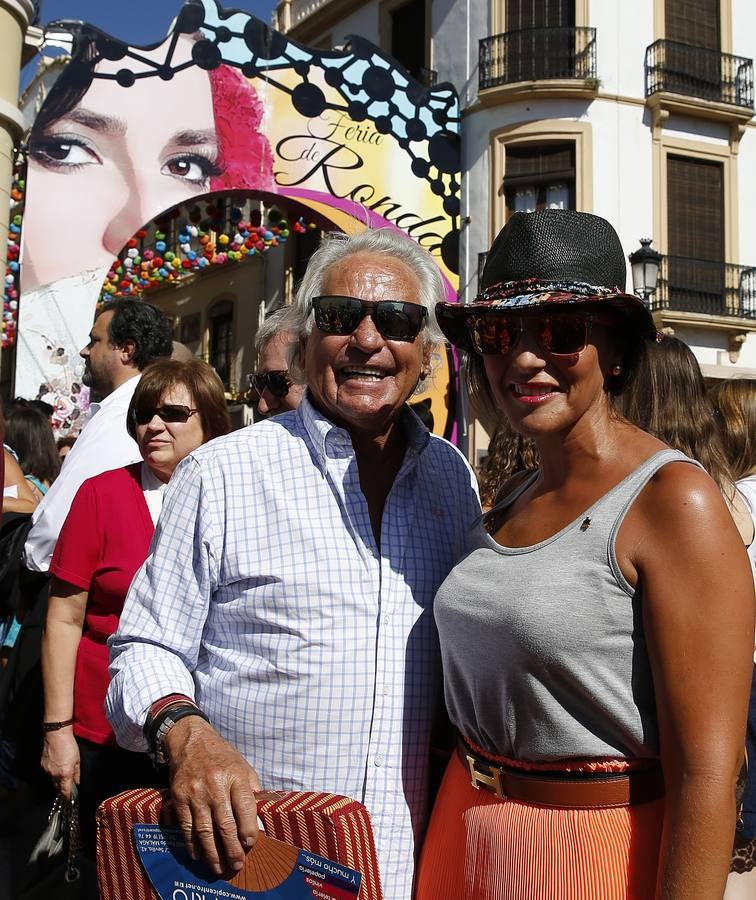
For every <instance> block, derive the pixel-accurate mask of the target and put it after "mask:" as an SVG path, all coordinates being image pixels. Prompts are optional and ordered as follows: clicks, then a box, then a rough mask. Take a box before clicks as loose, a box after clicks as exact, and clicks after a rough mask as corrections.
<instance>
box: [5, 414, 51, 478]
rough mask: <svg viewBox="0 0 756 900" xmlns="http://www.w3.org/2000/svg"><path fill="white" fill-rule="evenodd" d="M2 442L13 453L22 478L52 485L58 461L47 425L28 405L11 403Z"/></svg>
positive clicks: (44, 418)
mask: <svg viewBox="0 0 756 900" xmlns="http://www.w3.org/2000/svg"><path fill="white" fill-rule="evenodd" d="M5 443H6V444H8V446H9V447H12V448H13V449H14V450H15V451H16V455H17V456H18V464H19V465H20V466H21V471H22V472H23V473H24V475H33V476H34V477H35V478H38V479H39V480H40V481H42V482H46V483H47V484H52V482H53V481H55V479H56V477H57V475H58V472H60V459H59V458H58V451H57V448H56V447H55V438H54V437H53V433H52V429H51V428H50V423H49V422H48V420H47V418H46V417H45V415H44V413H43V412H41V411H40V410H38V409H35V408H34V407H33V406H32V405H31V404H28V403H23V402H18V401H14V404H13V407H12V409H10V410H9V411H8V415H7V418H6V420H5Z"/></svg>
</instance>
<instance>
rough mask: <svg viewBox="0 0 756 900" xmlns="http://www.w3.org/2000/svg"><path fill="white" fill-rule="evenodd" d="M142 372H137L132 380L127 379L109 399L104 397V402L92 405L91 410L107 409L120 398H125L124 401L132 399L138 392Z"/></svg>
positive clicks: (100, 401) (112, 392)
mask: <svg viewBox="0 0 756 900" xmlns="http://www.w3.org/2000/svg"><path fill="white" fill-rule="evenodd" d="M141 374H142V373H141V372H137V373H136V375H134V376H133V377H132V378H127V379H126V381H124V383H123V384H121V385H119V386H118V387H117V388H116V389H115V390H114V391H111V392H110V393H109V394H108V396H107V397H104V398H103V399H102V400H99V401H97V402H95V403H90V405H89V406H90V409H92V408H94V409H95V411H97V410H99V409H105V407H106V406H110V404H111V403H115V402H117V401H118V399H119V398H121V397H123V398H124V399H125V398H126V397H128V398H129V399H131V395H132V394H133V393H134V391H135V390H136V386H137V384H138V383H139V377H140V376H141Z"/></svg>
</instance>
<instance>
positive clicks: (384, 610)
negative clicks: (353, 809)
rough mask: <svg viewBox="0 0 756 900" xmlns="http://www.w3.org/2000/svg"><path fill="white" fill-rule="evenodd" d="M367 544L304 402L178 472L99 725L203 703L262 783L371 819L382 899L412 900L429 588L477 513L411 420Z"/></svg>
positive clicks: (463, 465)
mask: <svg viewBox="0 0 756 900" xmlns="http://www.w3.org/2000/svg"><path fill="white" fill-rule="evenodd" d="M402 425H403V427H404V428H405V433H406V435H407V452H406V455H405V459H404V462H403V465H402V467H401V469H400V471H399V474H398V475H397V478H396V481H395V482H394V485H393V487H392V489H391V492H390V494H389V496H388V498H387V500H386V505H385V508H384V512H383V520H382V523H381V546H380V549H379V548H378V547H377V545H376V542H375V538H374V536H373V531H372V528H371V525H370V518H369V515H368V508H367V503H366V502H365V498H364V496H363V494H362V491H361V490H360V483H359V475H358V472H357V463H356V460H355V454H354V450H353V448H352V443H351V441H350V438H349V436H348V434H347V432H346V431H344V430H343V429H341V428H338V427H336V426H335V425H333V423H331V422H330V421H329V420H328V419H326V418H324V417H323V416H322V415H321V414H320V413H318V412H317V411H316V410H315V409H314V408H313V407H312V406H311V404H310V403H309V401H308V399H307V398H305V400H304V401H303V402H302V404H301V405H300V407H299V409H298V410H297V411H296V412H290V413H284V414H283V415H281V416H277V417H275V418H274V419H270V420H268V421H265V422H261V423H259V424H257V425H254V426H253V427H251V428H244V429H242V430H241V431H237V432H235V433H233V434H231V435H228V436H227V437H223V438H219V439H217V440H215V441H212V442H211V443H209V444H206V445H205V446H204V447H201V448H200V449H199V450H197V451H195V452H194V453H193V454H192V455H191V456H189V457H188V459H186V460H185V461H184V462H183V463H182V464H181V465H180V467H179V468H178V469H177V470H176V473H175V475H174V477H173V478H172V479H171V483H170V485H169V487H168V490H167V492H166V496H165V503H164V507H163V512H162V514H161V517H160V520H159V522H158V526H157V530H156V532H155V538H154V540H153V544H152V548H151V551H150V555H149V557H148V558H147V561H146V563H145V564H144V566H143V567H142V568H141V570H140V571H139V572H138V573H137V575H136V577H135V579H134V582H133V583H132V586H131V590H130V591H129V595H128V598H127V600H126V606H125V609H124V611H123V615H122V616H121V621H120V625H119V628H118V632H117V634H116V635H115V636H114V637H113V638H111V674H112V676H113V680H112V682H111V685H110V689H109V691H108V697H107V710H108V716H109V718H110V720H111V722H112V724H113V728H114V729H115V732H116V735H117V736H118V740H119V742H120V743H121V744H122V745H123V746H124V747H128V748H130V749H132V750H144V749H145V748H146V744H145V740H144V737H143V734H142V726H143V724H144V720H145V717H146V712H147V709H148V708H149V707H150V706H151V704H152V703H153V702H154V701H155V700H157V699H158V698H160V697H162V696H165V695H166V694H170V693H173V692H180V693H184V694H188V695H189V696H193V697H195V698H196V700H197V702H198V703H199V704H200V706H201V707H202V709H203V710H204V711H205V712H206V713H207V714H208V715H209V717H210V721H211V723H212V724H213V726H214V727H215V728H216V729H217V731H218V732H219V733H220V734H221V735H222V736H223V737H224V738H226V740H228V741H229V742H230V743H231V744H233V745H234V746H235V747H237V748H238V749H239V750H240V751H241V752H242V753H243V754H244V756H245V757H246V758H247V760H248V761H249V762H250V764H251V765H252V766H254V768H255V769H256V770H257V772H258V773H259V775H260V780H261V782H262V784H263V786H264V787H266V788H272V789H278V790H283V789H294V790H327V791H333V792H335V793H341V794H346V795H347V796H350V797H354V798H356V799H358V800H361V801H362V802H363V803H364V804H365V805H366V806H367V808H368V810H369V811H370V813H371V816H372V820H373V826H374V831H375V837H376V843H377V848H378V858H379V863H380V867H381V877H382V880H383V885H384V891H385V896H386V900H408V898H409V897H410V896H411V891H412V878H413V869H414V855H415V854H414V851H415V846H416V843H417V842H419V840H420V838H421V836H422V833H423V830H424V827H425V822H426V817H427V808H426V807H427V775H428V746H429V739H430V731H431V724H432V718H433V712H434V709H435V706H436V701H437V697H438V696H439V690H440V665H439V655H438V647H437V637H436V632H435V625H434V622H433V615H432V603H433V597H434V595H435V593H436V589H437V588H438V586H439V585H440V583H441V582H442V581H443V580H444V578H445V577H446V575H447V574H448V573H449V570H450V569H451V567H452V565H453V564H454V562H455V561H456V560H457V558H458V557H459V555H460V554H461V551H462V547H463V546H464V536H465V533H466V531H467V529H468V528H469V526H470V524H471V523H472V522H473V520H474V519H475V518H476V517H477V516H478V515H479V514H480V507H479V504H478V497H477V488H476V486H475V479H474V476H473V474H472V471H471V469H470V467H469V466H468V465H467V462H466V461H465V459H464V458H463V457H462V455H461V454H460V453H459V451H457V450H456V449H455V448H454V447H452V445H451V444H449V443H447V442H446V441H444V440H443V439H441V438H439V437H435V436H432V435H429V434H428V432H427V430H426V429H425V428H424V426H423V425H422V424H421V423H420V421H419V420H418V419H417V417H416V416H415V415H414V414H413V413H411V412H410V411H409V410H407V411H406V413H405V414H404V418H403V420H402Z"/></svg>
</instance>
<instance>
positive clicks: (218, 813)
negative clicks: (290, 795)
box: [0, 210, 756, 900]
mask: <svg viewBox="0 0 756 900" xmlns="http://www.w3.org/2000/svg"><path fill="white" fill-rule="evenodd" d="M625 274H626V273H625V262H624V255H623V252H622V248H621V245H620V242H619V239H618V237H617V235H616V233H615V231H614V229H613V228H612V226H611V225H610V224H609V223H608V222H606V221H605V220H603V219H601V218H599V217H597V216H593V215H588V214H585V213H578V212H572V211H563V210H547V211H544V212H536V213H531V214H524V213H516V214H514V215H513V216H511V217H510V219H509V221H508V222H507V224H506V226H505V227H504V229H503V230H502V231H501V232H500V234H499V235H498V236H497V238H496V240H495V241H494V243H493V245H492V247H491V250H490V253H489V254H488V256H487V261H486V265H485V269H484V271H483V274H482V279H481V288H480V291H479V293H478V295H477V296H476V297H475V299H474V300H473V302H471V303H469V304H464V305H463V304H458V303H449V302H442V301H441V298H442V297H443V296H444V292H443V285H442V282H441V278H440V274H439V270H438V267H437V266H436V264H435V262H434V260H433V259H432V257H431V256H430V255H429V254H428V253H427V252H426V251H425V250H424V249H422V248H421V247H420V246H419V245H418V244H416V243H415V242H414V241H412V240H410V239H408V238H406V237H404V236H402V235H399V234H397V233H394V232H392V231H389V230H367V231H365V232H363V233H361V234H359V235H356V236H352V237H346V236H344V235H331V236H328V237H327V238H326V239H324V241H323V242H322V244H321V246H320V248H319V249H318V250H317V251H316V252H315V253H314V254H313V256H312V258H311V260H310V262H309V265H308V267H307V271H306V273H305V276H304V278H303V280H302V282H301V284H300V285H299V287H298V289H297V292H296V296H295V298H294V302H293V303H292V305H291V306H288V307H285V308H284V309H282V310H280V311H278V312H276V313H275V314H274V315H272V316H270V317H269V318H268V319H267V320H266V322H265V323H264V324H263V325H262V326H261V327H260V329H259V331H258V334H257V336H256V345H255V346H256V353H257V359H258V365H257V370H256V371H255V373H253V374H252V375H251V376H250V379H249V397H250V399H251V400H253V401H254V403H255V405H256V409H257V418H258V421H257V422H256V423H255V424H254V425H251V426H248V427H245V428H241V429H238V430H236V431H233V432H231V431H230V422H229V417H228V412H227V407H226V399H225V396H224V393H223V386H222V384H221V382H220V380H219V379H218V376H217V375H216V374H215V373H214V371H213V370H212V368H211V367H210V366H208V365H207V364H206V363H204V362H202V361H201V360H199V359H194V358H191V355H189V358H187V355H186V353H183V354H181V353H179V351H178V350H177V348H175V347H174V345H173V343H172V340H171V328H170V323H169V322H168V320H167V319H166V318H165V317H164V316H163V314H162V313H161V312H160V311H159V310H158V309H157V308H156V307H154V306H151V305H150V304H148V303H145V302H143V301H137V300H120V301H113V302H111V303H107V304H105V305H104V306H103V308H102V309H101V310H100V311H99V312H98V315H97V317H96V319H95V321H94V323H93V325H92V330H91V332H90V341H89V343H88V344H87V346H86V347H85V348H83V349H82V351H81V355H82V357H84V359H85V363H86V377H85V381H86V383H87V384H88V386H89V388H90V390H91V391H92V392H93V394H94V395H95V396H96V398H97V402H96V403H93V404H92V412H91V414H90V418H89V420H88V422H87V423H86V425H85V426H84V428H83V430H82V432H81V434H80V436H79V437H78V438H77V439H76V440H75V442H73V443H72V442H70V441H66V442H63V443H60V442H59V443H58V445H57V446H56V442H55V440H54V438H53V433H52V430H51V428H50V422H49V412H48V413H46V412H45V410H44V408H41V407H40V404H39V403H35V402H26V401H14V402H13V403H12V404H6V410H5V413H6V418H5V428H4V441H5V447H4V454H3V461H4V470H5V475H4V498H3V522H2V530H0V591H2V593H1V594H0V613H1V614H2V619H0V636H2V638H3V651H2V652H3V656H2V660H3V669H2V671H1V672H0V738H1V740H0V791H1V792H2V793H3V795H4V796H5V797H6V798H13V797H14V796H16V797H21V798H22V800H20V801H19V804H20V805H21V806H24V807H25V809H27V811H28V808H31V807H35V806H36V808H38V809H40V810H44V809H45V804H47V808H48V809H49V805H50V802H51V798H52V797H54V796H55V795H56V794H59V795H60V796H62V797H63V798H69V797H71V795H72V794H73V793H76V794H77V797H78V799H77V802H78V804H79V809H80V818H81V827H82V839H83V851H84V854H85V857H87V858H88V859H89V860H93V859H94V856H95V852H96V846H95V831H94V828H95V810H96V809H97V807H98V805H99V804H100V803H101V802H102V801H103V800H104V799H106V798H107V797H110V796H113V795H115V794H117V793H119V792H121V791H123V790H126V789H128V788H130V787H134V786H140V787H146V786H151V785H155V786H158V785H164V786H166V787H167V788H168V789H169V791H170V795H171V800H172V806H173V809H174V812H175V817H176V821H177V822H178V824H179V826H180V828H181V831H182V833H183V835H184V839H185V842H186V845H187V849H188V851H189V853H190V854H191V855H192V857H193V858H202V859H203V860H204V861H205V863H206V864H207V865H209V867H210V868H211V870H212V871H213V872H214V873H215V875H216V876H224V877H231V876H232V875H233V874H234V873H235V872H238V871H239V870H240V869H241V868H242V866H243V864H244V860H245V857H246V854H248V853H249V852H250V851H251V850H252V848H253V847H254V844H255V841H256V839H257V831H258V820H257V814H256V804H255V793H256V792H257V791H259V790H261V789H273V790H323V791H330V792H334V793H337V794H344V795H347V796H349V797H353V798H355V799H357V800H359V801H361V802H362V803H364V805H365V806H366V807H367V809H368V811H369V813H370V816H371V821H372V827H373V832H374V837H375V844H376V850H377V856H378V863H379V867H380V876H381V882H382V889H383V896H384V897H385V898H386V900H410V898H413V897H416V898H418V900H520V898H522V900H529V898H535V897H543V898H575V900H615V898H616V900H620V898H628V900H649V898H654V897H658V898H664V900H673V898H674V900H683V898H692V897H696V898H701V900H714V898H721V897H723V896H726V897H727V898H728V900H736V898H738V897H747V896H754V895H756V777H755V776H754V775H753V774H752V773H751V774H750V775H749V773H748V772H747V770H746V769H745V767H744V760H745V758H746V755H747V753H746V749H747V751H748V754H750V755H752V756H753V758H756V694H755V693H754V681H753V674H754V615H755V610H754V576H755V572H756V569H755V568H754V566H756V542H755V541H754V522H756V380H753V381H751V380H746V379H733V380H730V381H723V382H720V383H717V384H715V385H713V386H707V384H706V383H705V381H704V378H703V376H702V374H701V371H700V368H699V366H698V363H697V362H696V359H695V357H694V356H693V354H692V352H691V351H690V350H689V348H688V347H687V346H686V345H685V344H683V343H682V342H680V341H678V340H677V339H676V338H674V337H671V336H662V335H659V334H657V332H656V327H655V325H654V322H653V319H652V317H651V315H650V313H649V312H648V310H647V308H646V307H645V306H644V304H643V303H642V302H641V301H640V300H639V299H638V298H637V297H635V296H634V295H632V294H629V293H626V292H625ZM444 340H446V341H448V342H449V343H451V344H452V345H454V346H455V347H456V348H458V350H459V352H460V353H461V354H462V356H463V358H464V362H465V366H464V371H465V372H466V377H467V382H468V384H467V387H468V389H469V391H470V394H471V398H472V401H473V403H474V404H475V408H476V409H477V410H478V411H479V412H480V414H481V415H483V416H484V417H485V418H486V421H489V422H494V423H496V430H495V433H494V435H493V437H492V441H491V448H490V454H489V458H488V459H487V460H486V462H485V464H484V465H483V467H482V469H481V471H480V472H479V476H480V485H479V483H478V478H476V475H475V474H474V473H473V471H472V469H471V468H470V466H469V465H468V463H467V461H466V459H465V458H464V457H463V456H462V454H461V453H460V452H459V451H458V450H457V449H456V448H455V447H454V446H453V445H452V444H450V443H449V442H447V441H445V440H444V439H442V438H440V437H438V436H436V435H435V434H433V433H432V430H429V429H428V427H427V426H426V424H425V423H424V422H423V421H422V416H423V414H425V413H426V411H425V410H423V409H421V408H418V409H417V411H416V412H415V411H413V409H412V399H413V396H414V395H415V394H416V393H420V392H422V390H423V389H424V386H425V383H426V382H427V379H428V378H429V377H431V368H430V360H431V354H432V352H433V350H434V348H436V347H437V346H438V344H440V343H441V342H442V341H444ZM171 357H173V358H171ZM481 501H482V506H481ZM749 699H750V706H749ZM446 735H448V739H447V738H446V737H445V736H446ZM432 745H433V747H432ZM444 753H445V754H446V757H445V758H446V759H448V762H447V764H446V768H445V774H444V775H443V780H442V782H441V784H440V787H439V785H438V784H436V783H435V779H434V777H433V772H432V768H433V767H432V760H433V759H436V758H438V756H439V754H442V758H443V754H444ZM8 808H10V807H8ZM8 818H10V817H8ZM22 818H23V817H22ZM20 820H21V819H19V820H18V821H20ZM24 822H25V825H24V827H25V829H26V831H27V832H28V834H29V836H30V837H31V838H32V839H33V838H34V836H35V828H36V829H37V830H39V828H40V827H41V826H43V825H44V821H43V819H42V820H41V825H40V820H39V819H34V818H33V817H31V818H29V817H27V818H25V819H24ZM17 824H18V822H14V823H11V822H10V821H7V822H2V823H0V827H2V828H4V829H6V830H8V829H10V828H12V827H14V825H17ZM32 843H33V840H32ZM18 858H19V859H23V853H19V856H18ZM21 868H23V866H22V867H21ZM17 877H18V884H19V886H20V887H19V890H20V891H23V889H24V886H23V873H22V872H19V873H17ZM82 892H83V893H82V896H93V897H96V896H97V887H96V885H95V884H94V883H93V882H92V883H89V882H88V881H86V880H85V883H83V884H82ZM19 896H23V893H19Z"/></svg>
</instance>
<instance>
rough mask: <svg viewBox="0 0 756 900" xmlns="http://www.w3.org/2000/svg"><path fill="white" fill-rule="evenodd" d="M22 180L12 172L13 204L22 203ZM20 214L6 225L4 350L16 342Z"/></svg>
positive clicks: (14, 216) (2, 344) (2, 343)
mask: <svg viewBox="0 0 756 900" xmlns="http://www.w3.org/2000/svg"><path fill="white" fill-rule="evenodd" d="M24 186H25V185H24V180H23V178H20V177H19V173H18V172H16V173H14V178H13V185H12V187H11V200H12V201H13V203H14V205H15V204H19V203H23V200H24ZM21 219H22V217H21V214H20V213H16V214H15V215H13V216H11V221H10V225H9V226H8V248H7V256H6V262H5V281H4V282H3V321H2V340H0V346H2V349H3V350H5V349H6V348H8V347H12V346H13V345H14V344H15V343H16V331H17V328H18V295H19V263H18V258H19V255H20V253H21V244H20V241H21Z"/></svg>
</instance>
